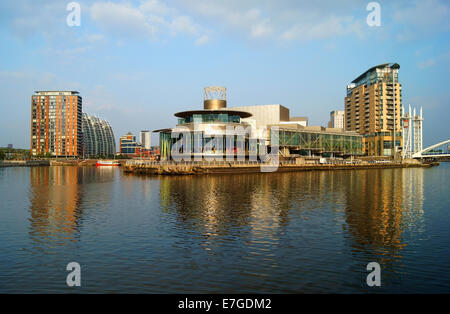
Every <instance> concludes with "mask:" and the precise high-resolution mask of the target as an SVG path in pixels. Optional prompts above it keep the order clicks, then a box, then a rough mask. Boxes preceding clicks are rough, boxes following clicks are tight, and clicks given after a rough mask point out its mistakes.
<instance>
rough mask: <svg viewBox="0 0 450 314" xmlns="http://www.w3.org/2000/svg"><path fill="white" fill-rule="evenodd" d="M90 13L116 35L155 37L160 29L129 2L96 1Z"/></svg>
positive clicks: (102, 25) (93, 18)
mask: <svg viewBox="0 0 450 314" xmlns="http://www.w3.org/2000/svg"><path fill="white" fill-rule="evenodd" d="M90 14H91V18H92V20H94V21H95V22H97V24H98V25H100V27H101V28H103V29H104V30H105V31H107V32H111V33H113V34H114V35H119V36H132V37H148V38H154V37H155V35H156V32H157V30H158V27H157V26H156V25H155V24H154V23H151V21H152V20H151V19H150V18H148V17H146V16H145V15H144V14H143V12H141V11H140V10H139V9H138V8H135V7H133V6H132V5H131V4H129V3H123V4H119V3H113V2H98V3H94V4H93V5H92V7H91V8H90Z"/></svg>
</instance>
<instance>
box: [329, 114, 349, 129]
mask: <svg viewBox="0 0 450 314" xmlns="http://www.w3.org/2000/svg"><path fill="white" fill-rule="evenodd" d="M344 117H345V111H344V110H334V111H331V113H330V121H329V122H328V127H329V128H335V129H344V128H345V125H344V120H345V118H344Z"/></svg>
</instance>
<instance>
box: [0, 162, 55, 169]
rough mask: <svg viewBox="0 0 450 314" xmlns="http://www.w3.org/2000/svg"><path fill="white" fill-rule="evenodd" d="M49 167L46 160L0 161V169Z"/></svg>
mask: <svg viewBox="0 0 450 314" xmlns="http://www.w3.org/2000/svg"><path fill="white" fill-rule="evenodd" d="M41 166H50V161H48V160H1V161H0V167H41Z"/></svg>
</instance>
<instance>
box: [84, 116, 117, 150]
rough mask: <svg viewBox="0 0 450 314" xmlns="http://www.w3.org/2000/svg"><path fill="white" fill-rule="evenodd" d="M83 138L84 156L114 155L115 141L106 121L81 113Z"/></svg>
mask: <svg viewBox="0 0 450 314" xmlns="http://www.w3.org/2000/svg"><path fill="white" fill-rule="evenodd" d="M82 130H83V140H84V143H83V144H84V145H83V148H84V152H83V155H84V157H85V158H89V157H101V156H110V155H114V154H115V152H116V141H115V139H114V133H113V130H112V128H111V125H110V124H109V122H108V121H105V120H101V119H99V118H97V117H95V116H90V115H88V114H86V113H83V128H82Z"/></svg>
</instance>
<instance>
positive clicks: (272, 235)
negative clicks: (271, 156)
mask: <svg viewBox="0 0 450 314" xmlns="http://www.w3.org/2000/svg"><path fill="white" fill-rule="evenodd" d="M405 196H407V197H405ZM160 202H161V206H162V208H163V210H165V211H174V212H175V213H176V215H177V219H178V220H179V223H180V228H183V229H184V230H187V232H188V231H189V230H195V231H196V232H200V233H201V234H202V235H203V236H204V237H205V239H207V241H205V246H206V247H208V245H211V246H212V243H213V242H214V239H216V238H217V237H218V236H221V237H222V238H223V237H226V236H227V235H233V234H234V232H235V231H234V227H241V228H240V230H241V231H242V230H247V231H248V236H249V237H248V238H251V239H252V240H254V241H267V243H270V245H271V246H272V247H273V246H277V245H278V244H279V241H280V236H281V235H283V234H284V233H285V232H286V228H287V226H289V224H290V223H291V220H292V219H296V221H295V224H296V225H297V224H299V226H298V228H297V230H296V232H298V236H300V237H301V236H302V234H303V233H302V232H303V231H302V232H300V231H298V230H302V225H301V224H302V223H301V221H302V219H305V220H307V219H310V218H311V219H315V218H317V219H320V218H319V217H320V216H321V215H322V216H323V215H327V214H326V213H325V212H330V211H331V214H332V215H333V217H334V218H333V219H334V223H335V224H339V225H340V226H343V231H342V233H343V234H344V236H345V238H347V239H350V243H349V245H350V246H351V247H352V248H353V249H354V250H367V251H368V252H369V251H370V252H376V254H378V255H380V256H381V258H383V256H384V257H386V258H392V257H393V258H401V255H399V254H400V251H401V250H402V248H403V247H404V246H405V244H404V243H403V242H402V232H403V230H404V229H405V228H408V227H411V226H414V228H415V230H420V228H421V227H420V225H423V223H421V216H422V206H423V169H383V170H358V171H330V172H326V171H314V172H298V173H277V174H267V175H266V174H242V175H231V176H224V175H216V176H201V177H200V176H199V177H161V186H160ZM299 221H300V222H299ZM243 227H245V228H243ZM244 232H245V231H244ZM305 232H316V231H315V230H309V231H308V230H305ZM324 232H325V233H326V232H328V231H327V230H324ZM332 232H333V231H331V230H330V231H329V233H330V234H329V235H328V236H329V237H333V234H332ZM336 236H338V235H336ZM320 237H324V239H325V237H326V235H323V234H322V235H320ZM306 238H309V239H311V237H310V236H307V235H305V237H304V239H302V238H299V239H298V240H299V241H304V245H305V246H308V245H311V246H314V245H316V244H317V243H313V242H311V241H310V242H309V243H308V242H307V241H306V240H307V239H306ZM208 249H211V250H212V248H211V247H210V248H208Z"/></svg>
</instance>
